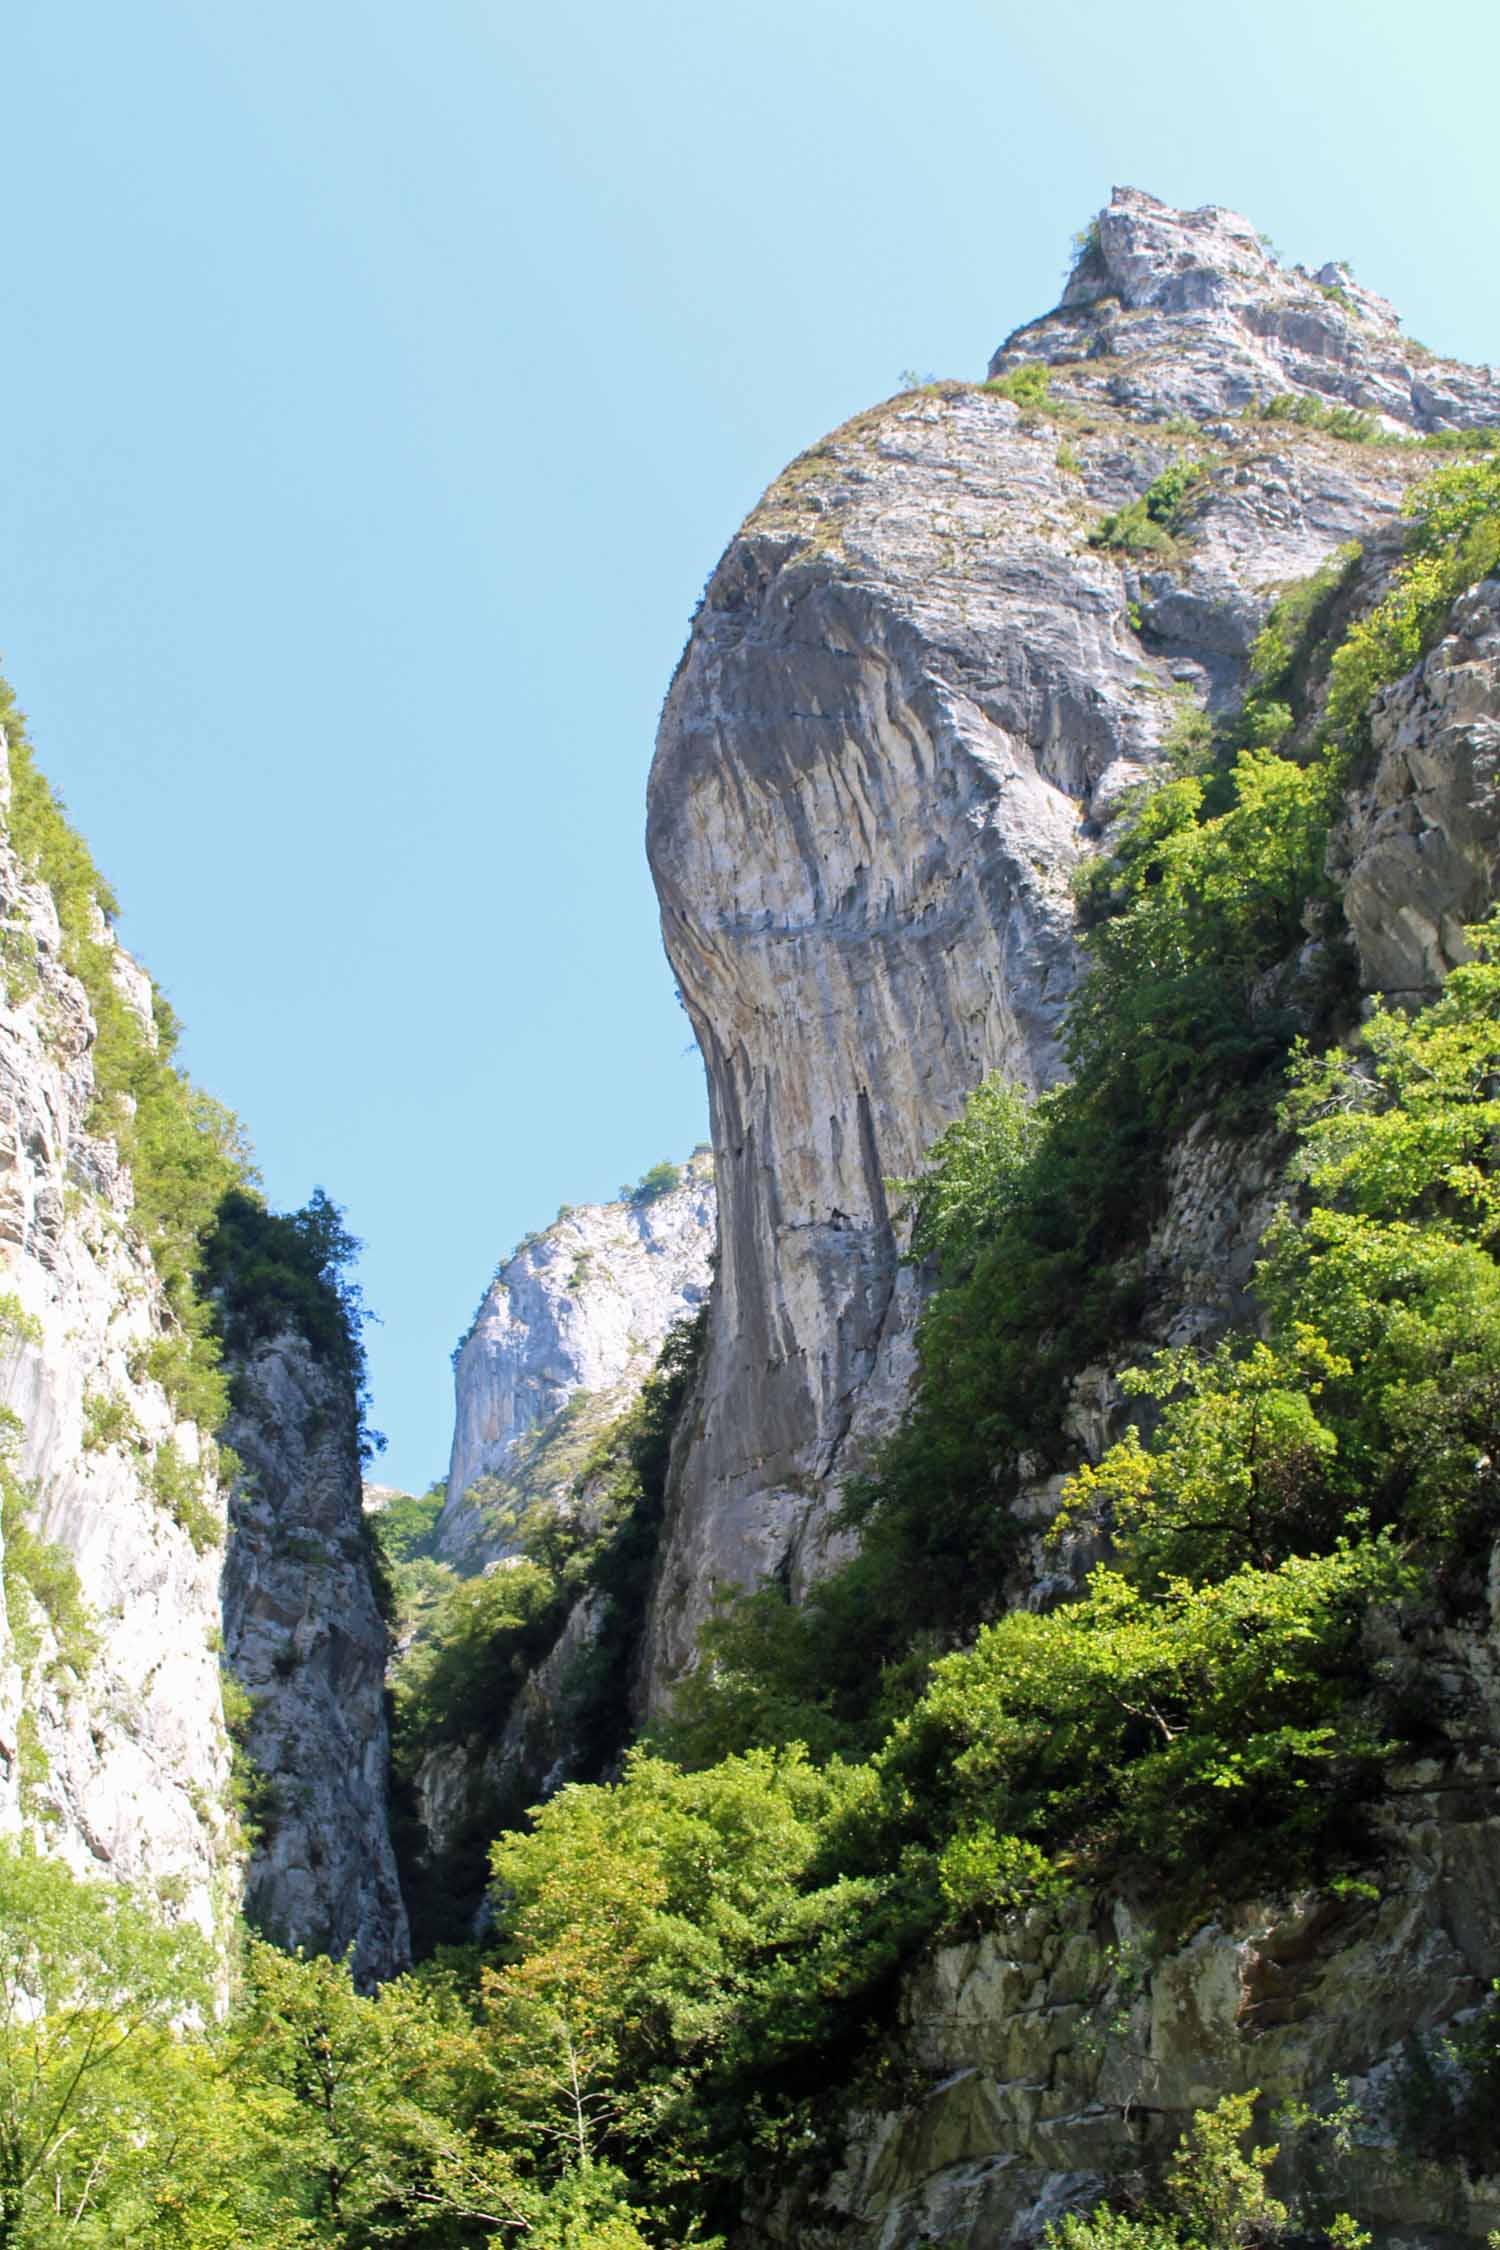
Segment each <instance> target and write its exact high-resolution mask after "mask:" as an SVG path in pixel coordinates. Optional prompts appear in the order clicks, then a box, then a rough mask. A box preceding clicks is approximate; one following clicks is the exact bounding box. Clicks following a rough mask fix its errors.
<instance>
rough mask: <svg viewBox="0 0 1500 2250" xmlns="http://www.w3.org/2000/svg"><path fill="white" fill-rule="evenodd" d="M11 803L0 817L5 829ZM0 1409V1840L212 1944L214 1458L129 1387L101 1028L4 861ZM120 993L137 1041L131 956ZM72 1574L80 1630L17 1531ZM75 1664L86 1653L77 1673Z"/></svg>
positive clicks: (136, 1351)
mask: <svg viewBox="0 0 1500 2250" xmlns="http://www.w3.org/2000/svg"><path fill="white" fill-rule="evenodd" d="M8 803H9V798H8V782H7V783H6V785H5V789H4V791H3V793H0V816H3V815H4V813H5V812H6V811H7V810H8ZM0 933H3V935H0V942H3V960H4V972H5V992H6V997H5V1001H4V1005H3V1006H0V1291H3V1293H4V1299H5V1302H4V1305H3V1307H0V1404H3V1405H4V1407H5V1408H6V1409H7V1410H8V1412H9V1413H10V1414H11V1415H13V1416H14V1417H15V1418H16V1425H17V1426H16V1428H15V1430H14V1432H13V1443H14V1450H13V1463H12V1467H13V1479H12V1491H11V1493H10V1495H9V1498H8V1505H7V1511H6V1512H7V1516H8V1517H9V1518H10V1523H9V1526H8V1532H9V1534H10V1536H11V1538H12V1548H11V1554H10V1556H9V1558H8V1564H7V1572H6V1588H5V1592H6V1610H7V1615H6V1617H5V1619H4V1632H3V1639H0V1825H4V1826H7V1827H12V1828H14V1827H16V1826H24V1827H27V1828H29V1829H31V1830H32V1831H33V1832H34V1833H38V1834H40V1835H41V1836H43V1837H44V1838H45V1840H46V1844H47V1848H48V1849H49V1850H51V1851H53V1852H55V1853H57V1854H58V1855H59V1856H61V1857H62V1858H64V1859H65V1860H67V1861H68V1863H69V1864H70V1865H71V1866H72V1867H73V1868H74V1869H76V1870H78V1871H79V1872H85V1873H90V1872H91V1873H99V1874H104V1875H109V1876H113V1877H116V1878H118V1879H120V1880H123V1881H128V1882H132V1883H137V1884H143V1885H147V1886H159V1885H169V1886H171V1887H172V1890H173V1893H174V1895H175V1896H176V1897H177V1898H178V1899H179V1901H180V1905H179V1907H178V1909H177V1910H178V1911H181V1912H183V1913H184V1914H186V1915H188V1916H190V1917H191V1918H192V1919H193V1920H194V1921H195V1922H197V1923H198V1924H199V1926H200V1927H201V1928H203V1929H204V1930H205V1932H208V1933H214V1932H217V1931H219V1930H220V1929H221V1927H222V1924H223V1919H224V1916H225V1913H226V1910H229V1909H232V1906H233V1904H234V1903H235V1899H236V1893H237V1858H238V1846H237V1843H236V1840H235V1834H234V1826H233V1823H232V1820H231V1818H230V1815H229V1812H228V1809H227V1787H228V1781H229V1763H230V1754H229V1743H228V1739H227V1736H226V1733H225V1728H224V1720H223V1711H222V1705H221V1697H220V1683H219V1656H218V1648H219V1638H220V1635H219V1568H220V1562H221V1549H220V1547H219V1546H217V1545H215V1544H212V1543H211V1540H210V1536H209V1535H210V1534H212V1533H215V1532H216V1533H217V1537H218V1538H219V1539H222V1537H223V1523H224V1504H223V1500H222V1497H221V1496H220V1495H219V1494H218V1493H217V1491H216V1489H215V1487H214V1484H213V1481H212V1476H211V1473H209V1464H210V1457H211V1448H210V1446H209V1443H208V1441H207V1439H206V1438H205V1437H204V1436H203V1435H202V1434H201V1433H200V1432H199V1431H198V1430H197V1429H195V1428H194V1427H193V1426H192V1425H191V1424H189V1423H184V1422H179V1421H178V1420H177V1418H176V1416H175V1414H174V1412H173V1409H172V1407H171V1405H170V1403H169V1402H168V1399H167V1397H166V1394H165V1392H164V1391H163V1390H162V1388H161V1386H160V1385H159V1384H158V1383H156V1382H155V1381H153V1380H152V1379H151V1377H150V1376H149V1375H148V1374H147V1373H146V1372H145V1365H144V1363H145V1359H146V1355H147V1353H148V1351H149V1349H150V1346H151V1345H152V1343H153V1342H154V1341H156V1340H157V1339H158V1338H159V1337H161V1336H162V1335H163V1334H164V1333H166V1332H167V1330H168V1328H169V1326H170V1315H169V1314H168V1312H167V1310H166V1308H165V1304H164V1300H163V1297H162V1293H161V1290H160V1286H159V1284H158V1282H157V1278H156V1275H155V1272H154V1270H153V1268H152V1265H151V1262H150V1259H149V1258H148V1257H147V1255H146V1253H145V1252H144V1250H143V1249H142V1248H141V1246H140V1243H139V1241H138V1239H137V1238H136V1237H135V1236H134V1235H133V1234H132V1233H131V1231H130V1227H129V1218H130V1210H131V1185H130V1180H129V1177H128V1175H127V1174H126V1172H125V1171H124V1169H123V1168H122V1166H121V1164H120V1162H119V1159H118V1156H117V1155H116V1152H115V1148H114V1144H113V1143H112V1142H110V1141H106V1140H100V1139H96V1138H94V1137H93V1136H92V1135H91V1134H90V1133H89V1131H88V1129H87V1125H86V1122H85V1121H86V1119H87V1117H88V1114H89V1110H90V1105H91V1102H92V1099H93V1090H94V1082H93V1069H92V1063H91V1047H92V1043H93V1039H94V1023H93V1019H92V1016H91V1014H90V1011H89V1006H88V1001H87V998H86V996H85V994H84V991H83V988H82V986H81V985H80V984H79V983H78V982H77V980H76V979H75V978H74V977H73V976H72V975H71V974H69V972H68V971H67V969H66V968H65V967H64V964H63V960H62V955H61V949H60V937H59V931H58V923H57V916H56V912H55V909H54V907H53V903H52V899H51V895H50V893H49V892H48V891H47V890H46V889H45V888H44V887H43V886H40V885H37V884H31V883H27V882H25V881H23V879H22V874H21V870H20V869H19V867H18V865H17V862H16V859H15V857H14V855H13V853H12V851H11V849H10V847H9V844H8V842H6V843H3V844H0ZM115 975H116V982H117V983H118V985H119V986H120V989H121V991H122V993H123V994H124V996H125V997H126V999H127V1000H128V1001H129V1002H130V1003H131V1004H132V1005H133V1006H134V1007H136V1009H137V1012H138V1013H140V1015H141V1019H142V1022H143V1023H145V1024H147V1025H149V1024H150V987H149V984H148V983H147V981H146V979H145V978H144V977H143V976H142V974H141V972H140V971H139V970H138V969H137V968H136V966H135V964H134V963H133V962H132V961H130V959H129V958H128V956H126V955H125V954H123V953H120V952H117V953H116V956H115ZM169 1448H172V1449H175V1455H176V1459H177V1461H178V1462H179V1463H180V1464H181V1465H182V1472H183V1473H184V1474H185V1475H187V1476H188V1477H190V1478H191V1477H192V1476H193V1475H195V1474H196V1470H197V1465H199V1464H201V1465H202V1468H203V1470H204V1476H203V1482H202V1490H201V1494H200V1499H199V1505H200V1507H201V1509H202V1511H203V1513H202V1516H201V1518H199V1519H198V1520H197V1530H198V1536H199V1540H200V1543H201V1551H200V1546H195V1544H194V1540H193V1538H192V1537H191V1536H190V1535H189V1532H188V1530H187V1529H185V1528H184V1526H183V1524H182V1523H181V1522H179V1521H177V1520H175V1518H174V1516H173V1514H172V1512H171V1509H170V1506H169V1505H168V1504H166V1503H164V1502H163V1500H161V1499H158V1498H157V1497H155V1496H154V1491H153V1474H152V1472H153V1464H155V1463H156V1462H158V1461H160V1460H162V1459H163V1458H165V1457H167V1455H168V1449H169ZM22 1526H24V1527H26V1528H29V1530H30V1531H31V1532H32V1533H33V1534H34V1535H36V1536H39V1537H40V1538H42V1539H44V1540H45V1541H48V1542H50V1543H53V1544H55V1545H56V1546H58V1547H60V1548H61V1549H62V1550H64V1552H65V1553H66V1555H67V1556H68V1558H69V1559H70V1561H71V1563H72V1566H73V1568H74V1570H75V1571H76V1573H77V1580H78V1592H79V1594H80V1595H81V1598H82V1601H83V1603H84V1605H85V1607H86V1611H87V1613H88V1630H87V1631H86V1632H83V1633H81V1632H80V1631H78V1630H77V1629H75V1628H70V1627H69V1626H68V1624H67V1622H66V1620H62V1621H61V1629H60V1630H59V1627H58V1625H55V1624H54V1623H52V1622H49V1620H48V1618H47V1616H46V1614H45V1612H44V1610H43V1608H42V1607H41V1606H40V1605H39V1604H38V1603H37V1601H36V1600H35V1599H34V1598H33V1597H31V1596H30V1595H28V1594H27V1593H26V1592H25V1590H24V1587H22V1586H21V1585H20V1583H19V1580H20V1579H21V1578H23V1577H24V1575H25V1573H24V1572H23V1571H20V1570H19V1568H18V1557H19V1556H20V1554H21V1552H22V1541H23V1540H24V1529H21V1528H18V1527H22ZM90 1643H91V1647H92V1653H91V1654H90V1653H89V1645H90Z"/></svg>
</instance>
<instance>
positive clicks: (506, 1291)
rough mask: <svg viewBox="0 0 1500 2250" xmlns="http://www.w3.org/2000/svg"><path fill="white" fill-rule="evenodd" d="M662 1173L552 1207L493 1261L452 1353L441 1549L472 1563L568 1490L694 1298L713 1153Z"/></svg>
mask: <svg viewBox="0 0 1500 2250" xmlns="http://www.w3.org/2000/svg"><path fill="white" fill-rule="evenodd" d="M672 1172H676V1173H677V1175H678V1176H677V1177H676V1178H675V1180H672V1181H671V1184H670V1185H663V1186H661V1188H660V1189H659V1191H658V1190H656V1184H655V1183H654V1182H653V1183H651V1185H650V1187H649V1188H648V1191H647V1192H642V1191H641V1190H637V1191H636V1193H635V1194H634V1195H631V1196H626V1197H623V1198H622V1200H621V1201H620V1202H618V1203H584V1204H579V1205H576V1206H575V1207H574V1208H572V1209H570V1210H564V1211H561V1212H559V1214H558V1216H557V1218H556V1220H555V1221H554V1223H553V1224H552V1225H551V1226H550V1227H547V1228H545V1229H544V1230H543V1231H542V1232H541V1233H539V1234H535V1235H532V1236H531V1237H529V1238H528V1240H527V1241H526V1242H524V1243H523V1244H522V1245H521V1247H520V1248H519V1249H518V1250H517V1251H516V1252H515V1253H514V1255H513V1256H512V1257H510V1258H509V1259H507V1260H506V1261H505V1262H504V1263H503V1264H502V1265H501V1266H499V1267H498V1268H497V1270H496V1273H495V1277H494V1279H493V1281H492V1282H491V1283H490V1286H489V1288H488V1290H487V1291H486V1293H485V1295H484V1298H483V1299H482V1301H481V1303H480V1306H479V1310H478V1312H477V1313H476V1314H475V1316H474V1321H473V1324H472V1326H471V1328H470V1330H469V1332H468V1334H467V1335H466V1336H465V1337H464V1339H463V1341H462V1343H461V1344H460V1346H459V1348H458V1351H457V1353H456V1354H455V1356H454V1367H453V1392H454V1421H453V1448H452V1453H451V1456H450V1460H449V1467H448V1490H447V1500H446V1504H445V1506H444V1509H443V1513H442V1516H441V1518H440V1519H439V1523H438V1528H437V1534H436V1550H437V1552H438V1554H439V1555H440V1556H442V1557H443V1559H444V1560H445V1561H448V1562H452V1563H454V1564H456V1565H458V1566H459V1567H460V1568H462V1569H467V1570H473V1569H478V1568H483V1566H484V1565H485V1564H486V1563H487V1562H491V1561H493V1560H494V1559H495V1558H496V1557H497V1556H499V1555H501V1554H504V1553H506V1552H507V1551H513V1549H514V1543H515V1542H514V1524H515V1520H516V1518H517V1516H518V1514H519V1513H520V1511H521V1510H523V1509H524V1508H525V1507H526V1506H527V1505H528V1504H529V1503H530V1502H531V1501H532V1500H534V1499H540V1498H543V1497H545V1496H546V1495H548V1494H549V1493H559V1492H562V1491H565V1490H566V1488H567V1485H568V1482H569V1480H570V1478H571V1476H572V1475H573V1474H574V1473H575V1472H576V1470H577V1467H578V1465H579V1463H580V1461H581V1460H582V1459H583V1457H584V1455H585V1454H586V1453H587V1452H588V1450H589V1447H590V1445H591V1444H592V1443H593V1442H594V1441H595V1440H596V1439H597V1438H598V1436H599V1435H600V1433H601V1432H602V1431H603V1430H604V1429H606V1428H607V1427H608V1425H609V1423H610V1422H611V1421H613V1420H614V1419H615V1418H616V1417H617V1416H618V1415H619V1413H620V1412H621V1410H622V1408H623V1407H624V1406H625V1405H627V1404H628V1403H629V1400H630V1398H631V1397H632V1396H633V1395H634V1393H635V1392H636V1391H637V1390H638V1389H639V1388H640V1385H641V1382H642V1379H643V1378H644V1377H645V1375H646V1374H647V1373H648V1371H649V1369H650V1367H651V1364H652V1362H653V1361H654V1359H655V1358H656V1355H657V1353H658V1352H659V1351H660V1349H661V1346H662V1341H663V1339H664V1337H665V1336H666V1333H667V1330H668V1329H669V1328H670V1327H671V1326H672V1324H673V1323H674V1321H677V1320H680V1319H682V1318H683V1316H684V1315H685V1314H687V1313H691V1312H692V1311H693V1310H695V1309H696V1307H697V1306H698V1305H699V1304H701V1303H702V1301H703V1299H704V1297H705V1296H706V1294H707V1291H708V1284H709V1276H710V1271H711V1261H712V1258H713V1253H714V1245H715V1240H716V1233H717V1202H716V1198H715V1190H714V1166H713V1160H712V1158H711V1157H710V1156H709V1155H708V1154H707V1152H706V1151H700V1152H698V1153H695V1154H694V1155H693V1156H691V1157H689V1159H688V1161H687V1163H686V1164H685V1165H682V1166H681V1167H676V1166H673V1167H669V1168H668V1173H667V1177H670V1174H671V1173H672ZM648 1180H649V1176H648ZM481 1478H483V1479H485V1480H487V1482H486V1485H485V1490H484V1492H483V1494H481V1495H479V1496H477V1497H476V1496H474V1495H473V1487H474V1486H475V1485H476V1484H478V1483H479V1481H480V1480H481Z"/></svg>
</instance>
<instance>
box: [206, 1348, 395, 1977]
mask: <svg viewBox="0 0 1500 2250" xmlns="http://www.w3.org/2000/svg"><path fill="white" fill-rule="evenodd" d="M233 1375H234V1392H235V1411H234V1413H233V1414H232V1416H231V1417H230V1420H229V1423H228V1425H227V1426H226V1429H225V1433H224V1435H225V1442H226V1443H227V1444H228V1445H230V1446H231V1447H232V1448H233V1449H234V1451H235V1453H236V1454H237V1455H238V1456H239V1458H240V1460H241V1462H242V1464H243V1467H242V1469H241V1472H240V1474H239V1475H238V1477H237V1478H236V1480H235V1485H234V1489H233V1493H232V1495H231V1501H230V1526H231V1535H230V1542H229V1550H228V1555H227V1558H226V1563H225V1570H224V1580H223V1605H224V1641H225V1648H226V1651H227V1653H228V1657H229V1661H230V1664H231V1667H232V1669H233V1671H234V1674H235V1676H236V1678H237V1679H238V1680H239V1682H240V1684H241V1686H242V1687H243V1688H244V1689H245V1690H246V1691H247V1693H248V1694H249V1696H250V1698H251V1702H252V1706H253V1710H252V1716H251V1719H250V1722H249V1727H248V1730H247V1733H246V1737H245V1747H246V1749H247V1751H248V1753H249V1755H250V1757H251V1759H252V1760H253V1761H254V1764H255V1767H256V1769H257V1771H258V1773H259V1774H260V1776H262V1777H263V1781H264V1784H265V1789H266V1797H267V1801H266V1804H265V1807H264V1810H263V1813H262V1822H263V1826H262V1833H261V1834H260V1836H259V1838H258V1840H257V1841H256V1842H255V1844H254V1847H253V1849H252V1852H251V1856H250V1863H249V1867H248V1870H247V1874H246V1882H245V1894H244V1904H245V1911H246V1914H247V1915H248V1917H249V1918H250V1920H251V1921H252V1922H253V1923H255V1924H256V1926H257V1927H259V1928H260V1929H262V1930H264V1931H265V1933H266V1934H267V1935H268V1936H270V1937H272V1938H274V1939H275V1940H276V1942H277V1943H278V1944H280V1945H283V1946H285V1947H287V1948H288V1949H289V1950H292V1949H295V1948H296V1947H298V1946H301V1947H303V1948H304V1949H305V1950H306V1951H308V1952H316V1953H329V1954H332V1955H334V1956H335V1957H336V1958H341V1957H343V1956H344V1955H345V1954H348V1955H349V1956H350V1958H351V1963H352V1967H353V1969H354V1973H355V1975H356V1977H357V1978H358V1979H359V1980H360V1982H361V1983H366V1984H368V1983H371V1982H373V1981H375V1980H377V1979H379V1978H381V1977H387V1976H392V1975H394V1974H395V1972H396V1971H397V1970H399V1969H402V1968H404V1967H405V1966H406V1964H407V1961H408V1958H409V1953H410V1944H409V1938H408V1933H407V1926H406V1910H405V1907H404V1906H403V1904H402V1900H401V1890H400V1884H399V1882H398V1879H397V1874H396V1863H395V1855H394V1853H393V1851H392V1848H391V1839H390V1830H389V1822H388V1803H389V1781H390V1740H389V1732H388V1728H387V1725H386V1714H385V1668H386V1654H387V1641H386V1628H385V1621H384V1619H383V1618H382V1617H381V1614H380V1611H379V1609H378V1607H377V1604H376V1599H375V1592H374V1584H373V1579H372V1568H371V1556H370V1548H369V1543H368V1535H367V1534H366V1532H365V1528H364V1523H363V1511H362V1505H361V1499H362V1496H361V1489H360V1463H359V1436H358V1424H357V1417H356V1409H355V1403H354V1396H353V1386H352V1383H351V1382H350V1380H349V1377H348V1376H347V1374H345V1373H344V1372H342V1371H341V1370H337V1369H334V1368H331V1367H329V1366H327V1365H325V1364H324V1363H323V1362H321V1361H320V1360H318V1359H317V1358H316V1357H315V1356H314V1355H313V1353H312V1352H311V1350H310V1349H309V1347H308V1345H307V1344H306V1343H305V1342H304V1341H303V1339H302V1338H301V1337H300V1336H297V1335H295V1334H290V1333H288V1334H283V1335H280V1336H277V1337H275V1338H273V1339H272V1340H271V1341H269V1342H266V1343H263V1344H261V1345H259V1346H257V1348H256V1349H255V1350H254V1351H253V1352H252V1353H250V1354H249V1355H248V1356H247V1357H245V1358H243V1359H241V1360H239V1361H237V1362H236V1363H235V1365H234V1368H233Z"/></svg>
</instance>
